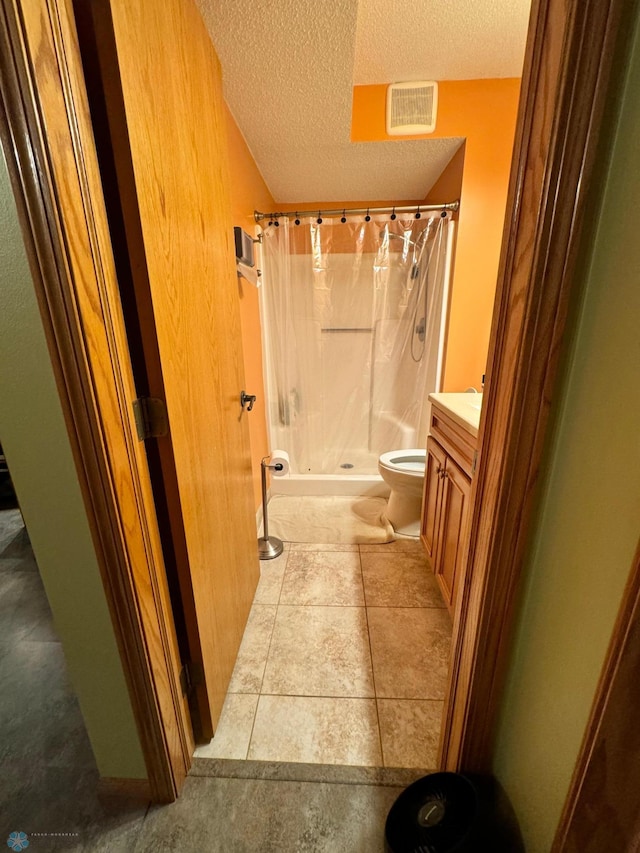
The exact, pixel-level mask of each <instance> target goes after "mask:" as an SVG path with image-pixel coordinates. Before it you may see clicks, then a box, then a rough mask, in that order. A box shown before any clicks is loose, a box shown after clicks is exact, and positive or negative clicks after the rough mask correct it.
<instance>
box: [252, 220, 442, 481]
mask: <svg viewBox="0 0 640 853" xmlns="http://www.w3.org/2000/svg"><path fill="white" fill-rule="evenodd" d="M262 228H263V236H262V267H263V276H262V282H263V287H262V288H261V290H262V298H261V308H262V319H263V336H264V354H265V368H266V370H265V372H266V386H267V387H266V393H267V418H268V427H269V431H270V441H271V446H272V447H280V448H283V449H285V450H286V451H287V452H288V453H289V457H290V460H291V476H290V477H289V478H287V479H280V480H279V481H278V482H277V483H276V482H274V483H273V484H272V491H274V492H275V491H277V492H279V493H289V494H384V485H383V484H382V483H381V481H380V478H379V477H378V472H377V462H378V457H379V455H380V454H381V453H383V452H386V451H388V450H397V449H404V448H410V447H424V446H425V443H426V436H427V429H428V408H429V407H428V403H427V397H428V395H429V393H430V392H432V391H436V390H439V388H440V381H441V373H442V357H443V342H444V331H445V325H446V314H447V302H448V290H449V278H450V270H451V255H452V244H453V228H454V223H453V221H452V219H451V213H450V212H449V211H447V210H443V209H442V208H440V209H438V210H437V211H429V212H419V214H418V215H416V211H415V209H414V211H413V212H412V213H411V214H404V213H403V214H401V213H397V214H396V213H395V211H394V212H393V213H392V212H391V210H390V211H389V213H387V214H386V215H379V214H376V215H373V214H372V215H369V214H367V215H366V216H364V215H358V216H356V215H349V214H348V213H347V212H346V211H345V212H344V213H343V214H342V215H341V216H340V215H338V216H336V217H329V216H326V215H323V214H321V212H318V213H317V214H316V215H315V216H307V217H303V216H298V215H295V214H288V215H286V216H285V215H281V216H277V217H275V216H274V217H272V218H271V219H270V220H269V223H268V224H263V226H262Z"/></svg>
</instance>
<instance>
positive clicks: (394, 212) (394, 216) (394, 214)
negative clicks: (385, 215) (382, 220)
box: [390, 207, 396, 221]
mask: <svg viewBox="0 0 640 853" xmlns="http://www.w3.org/2000/svg"><path fill="white" fill-rule="evenodd" d="M390 218H391V220H392V221H393V220H394V219H395V218H396V209H395V207H394V208H393V211H392V213H391V217H390Z"/></svg>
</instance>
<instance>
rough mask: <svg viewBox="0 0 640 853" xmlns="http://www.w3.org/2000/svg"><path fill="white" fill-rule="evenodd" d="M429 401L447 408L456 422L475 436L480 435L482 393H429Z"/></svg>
mask: <svg viewBox="0 0 640 853" xmlns="http://www.w3.org/2000/svg"><path fill="white" fill-rule="evenodd" d="M429 402H431V403H433V404H435V405H437V406H440V408H441V409H445V410H446V411H447V412H448V414H449V415H450V417H451V418H453V420H454V421H456V423H458V424H460V426H461V427H464V428H465V429H466V430H468V431H469V432H470V433H471V434H472V435H473V436H477V435H478V425H479V424H480V409H481V408H482V394H467V393H460V394H456V393H450V394H447V393H440V394H429Z"/></svg>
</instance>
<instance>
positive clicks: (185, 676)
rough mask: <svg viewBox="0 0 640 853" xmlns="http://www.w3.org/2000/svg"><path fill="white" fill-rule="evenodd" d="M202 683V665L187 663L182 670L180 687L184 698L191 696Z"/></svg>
mask: <svg viewBox="0 0 640 853" xmlns="http://www.w3.org/2000/svg"><path fill="white" fill-rule="evenodd" d="M202 682H203V671H202V664H198V663H193V661H187V662H186V663H183V664H182V669H181V670H180V687H181V688H182V695H183V696H189V695H190V694H191V692H192V691H193V689H194V687H197V686H198V685H199V684H202Z"/></svg>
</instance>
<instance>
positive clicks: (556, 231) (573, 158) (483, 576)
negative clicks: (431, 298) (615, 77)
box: [0, 0, 628, 800]
mask: <svg viewBox="0 0 640 853" xmlns="http://www.w3.org/2000/svg"><path fill="white" fill-rule="evenodd" d="M16 2H17V0H4V5H3V8H4V15H3V16H2V25H1V27H0V30H1V33H0V35H1V37H2V41H3V42H4V44H3V45H2V47H3V49H2V50H1V51H0V71H1V73H2V86H1V88H2V97H3V103H4V115H3V117H2V119H3V120H2V133H3V138H4V142H5V148H6V151H7V154H8V160H9V168H10V172H11V175H12V180H13V182H14V189H15V193H16V197H17V200H18V206H19V208H20V214H21V217H22V221H23V226H24V234H25V241H26V244H27V247H28V250H29V255H30V261H31V266H32V270H33V272H34V279H35V281H36V289H37V291H38V295H39V298H40V303H41V310H42V314H43V318H44V323H45V328H46V331H47V337H48V340H49V345H50V350H51V356H52V361H53V364H54V369H55V370H56V375H57V378H58V382H59V388H60V393H61V396H62V398H63V405H64V408H65V413H66V416H67V422H68V425H69V431H70V435H71V439H72V443H73V445H74V450H75V455H76V460H77V464H78V470H79V473H80V477H81V481H82V484H83V490H84V494H85V499H86V501H87V508H88V511H89V515H90V517H91V522H92V529H93V532H94V539H95V542H96V548H97V550H98V553H99V558H100V563H101V567H102V570H103V574H104V581H105V589H106V591H107V597H108V600H109V603H110V606H111V609H112V614H113V618H114V624H115V626H116V632H117V634H118V638H119V642H120V648H121V654H122V659H123V665H124V668H125V672H126V675H127V680H128V684H129V687H130V691H131V696H132V702H133V706H134V712H135V716H136V720H137V723H138V726H139V730H140V735H141V740H142V743H143V749H144V752H145V757H146V760H147V766H148V768H149V774H150V779H151V783H152V786H153V790H154V796H155V797H156V798H157V799H165V800H168V799H172V798H173V797H174V796H175V792H176V788H177V787H178V784H179V778H180V774H181V772H186V771H180V770H176V767H175V765H174V764H172V761H171V758H170V755H169V754H170V752H171V750H170V748H169V745H168V743H167V740H168V734H167V733H168V732H169V731H171V728H172V726H175V727H177V728H174V729H173V730H174V731H177V730H180V728H181V727H182V729H183V731H184V729H185V728H186V727H187V726H188V724H187V722H186V721H185V719H184V718H183V717H181V716H180V709H179V707H178V706H179V703H178V702H177V700H176V696H175V688H176V684H175V660H172V659H171V650H170V649H167V646H166V644H165V645H164V646H163V647H162V648H163V651H162V653H161V654H160V655H159V657H158V659H157V660H155V659H154V660H151V659H150V658H152V657H153V655H154V654H155V651H154V647H152V646H149V645H148V644H146V642H145V641H146V639H147V637H148V632H152V633H153V631H155V632H156V634H157V635H158V636H161V637H162V636H164V634H166V626H167V625H171V616H170V613H169V612H168V610H167V609H166V601H163V598H162V594H156V593H157V588H156V589H154V584H156V583H157V577H158V576H160V577H161V575H162V573H161V570H160V569H159V566H158V565H157V564H155V565H153V564H152V565H149V567H148V572H149V576H150V579H151V580H150V582H151V589H153V590H154V593H153V594H152V595H151V596H150V597H149V598H148V599H147V600H146V601H143V600H141V596H140V588H139V586H138V583H139V582H140V579H139V577H136V576H135V573H134V571H133V568H132V567H131V565H130V563H129V555H128V553H127V548H126V543H125V542H123V536H124V532H123V529H122V524H121V518H120V516H119V508H118V505H117V501H116V500H115V499H114V495H113V491H112V488H111V485H110V484H111V478H112V471H110V469H109V455H108V453H107V447H106V444H107V442H106V439H105V436H104V435H103V431H102V424H101V420H100V413H99V401H98V400H96V398H95V397H94V396H93V395H94V391H95V389H94V387H93V386H92V381H93V377H92V375H91V370H90V365H89V363H88V358H87V354H86V352H85V344H86V342H85V341H84V340H83V338H82V334H81V329H80V327H79V323H78V316H77V306H76V303H75V298H74V293H73V282H72V281H71V275H70V272H69V269H68V262H69V258H68V254H67V249H68V247H67V246H66V245H65V241H64V239H63V233H62V231H61V221H62V216H61V211H60V210H59V199H58V198H57V197H56V193H55V191H54V188H53V183H52V179H51V175H50V163H49V152H48V149H47V145H46V144H45V142H44V136H43V133H42V128H41V125H40V116H39V106H38V100H37V87H36V80H35V70H36V69H34V68H32V67H31V66H30V64H29V61H28V57H27V54H26V51H25V50H24V44H23V31H22V21H21V16H20V13H19V9H18V7H17V6H16V5H15V4H16ZM55 5H56V4H55V0H48V8H49V9H52V8H55ZM627 6H628V3H627V2H625V0H609V2H603V0H586V2H584V1H583V2H578V0H534V5H533V9H532V17H531V22H532V23H531V27H530V36H529V41H528V48H527V57H526V63H525V72H524V76H523V97H522V102H521V107H520V113H519V120H518V130H517V135H516V148H515V157H514V163H513V167H512V178H511V183H510V190H509V200H508V205H507V211H508V214H507V221H506V227H505V239H504V243H503V250H502V256H501V264H500V272H499V280H498V292H497V300H496V306H495V311H494V321H493V327H492V334H491V344H490V353H489V359H488V368H487V377H488V379H487V388H486V391H487V394H486V398H485V406H484V410H483V416H482V423H481V428H480V436H479V451H480V452H479V465H478V470H477V474H476V477H475V478H474V481H473V485H472V501H473V506H472V512H473V515H472V519H471V531H470V539H469V545H468V570H467V572H466V574H465V577H464V579H463V584H464V594H461V595H460V597H459V599H458V600H459V602H460V605H459V606H458V608H457V612H456V616H455V621H454V654H453V665H452V670H451V680H450V689H449V691H448V698H447V701H446V703H445V717H444V726H443V737H442V742H441V750H440V756H441V766H442V767H446V768H449V769H460V768H464V769H467V770H487V769H490V765H491V752H492V741H493V731H494V726H495V721H496V715H497V711H498V707H499V699H500V694H501V689H502V684H503V680H504V673H505V669H506V663H507V654H508V650H509V645H510V636H511V627H512V623H513V616H514V610H515V606H516V601H517V598H516V596H517V587H518V581H519V577H520V573H521V567H522V560H523V554H524V548H525V542H526V535H527V531H528V529H529V525H530V520H531V512H532V505H533V500H534V489H535V484H536V480H537V476H538V472H539V470H540V463H541V455H542V450H543V441H544V436H545V433H546V428H547V424H548V419H549V409H550V404H551V400H552V395H553V390H554V386H555V380H556V374H557V370H558V355H559V350H560V344H561V341H562V336H563V332H564V330H565V326H566V319H567V312H568V308H569V304H570V302H571V299H572V296H573V295H574V287H573V282H572V273H573V271H574V268H575V263H576V253H577V248H578V241H579V235H580V230H581V225H582V222H583V219H584V216H585V193H586V185H587V184H588V183H589V179H590V178H591V176H592V173H593V164H594V158H595V152H596V148H597V140H598V137H599V133H600V130H601V124H602V111H603V101H604V97H605V93H606V89H607V82H608V78H609V74H610V70H611V63H612V56H613V52H614V51H613V47H614V44H615V41H616V37H617V31H618V28H619V23H620V18H621V15H622V12H623V10H624V8H625V7H627ZM5 45H6V47H7V50H5V49H4V48H5ZM58 58H59V57H58ZM48 70H49V71H50V69H48ZM60 85H61V86H62V83H61V84H60ZM70 118H71V117H70ZM67 130H68V133H69V137H70V139H71V141H72V142H73V144H74V145H75V146H76V148H75V149H74V150H75V151H76V153H77V154H78V156H79V157H87V156H91V157H94V156H95V152H93V151H91V152H87V150H86V149H85V150H82V145H80V148H78V147H77V146H78V144H79V142H80V140H79V139H78V133H79V128H78V127H77V126H76V127H71V126H70V127H68V128H67ZM86 130H87V129H86V127H85V128H84V129H83V131H84V132H86ZM80 136H81V138H82V139H83V140H84V141H85V142H86V137H84V136H83V135H82V133H80ZM78 165H80V164H78ZM96 189H97V188H95V187H91V191H92V193H93V191H94V190H96ZM85 190H87V188H86V187H85ZM98 197H99V196H98ZM84 201H85V202H86V203H87V204H88V209H89V210H90V211H91V215H92V216H95V215H96V212H95V209H93V205H92V203H91V197H90V196H88V195H86V194H85V197H84ZM128 403H129V401H127V400H124V399H120V404H121V405H122V406H124V407H126V406H127V405H128ZM123 411H124V410H123ZM130 429H131V425H130V423H129V422H128V419H127V418H126V417H125V416H124V414H123V434H125V435H127V434H128V431H129V430H130ZM147 508H148V507H147ZM140 511H141V512H142V508H140ZM154 578H155V580H154ZM146 605H149V607H146ZM145 608H146V609H145ZM143 611H145V612H143ZM142 617H144V618H142ZM165 639H166V638H165ZM169 645H170V644H169ZM163 696H164V698H165V699H166V697H167V696H169V698H170V701H171V703H173V705H174V720H173V722H168V721H167V720H166V719H165V718H163V716H162V708H165V709H166V705H164V706H163V705H162V699H163ZM161 706H162V707H161ZM184 760H185V765H184V766H185V767H188V759H187V758H185V759H184Z"/></svg>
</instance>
